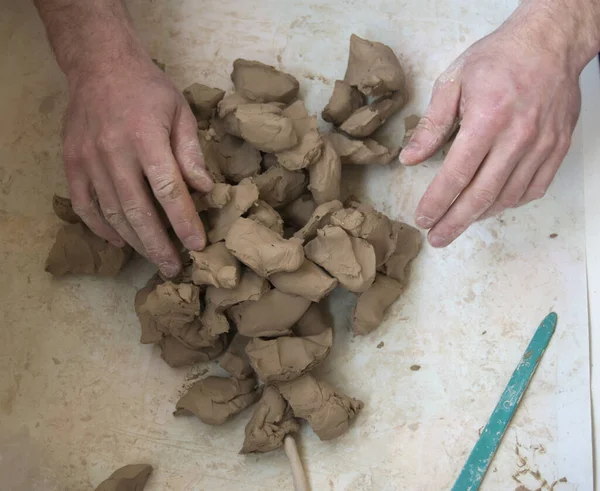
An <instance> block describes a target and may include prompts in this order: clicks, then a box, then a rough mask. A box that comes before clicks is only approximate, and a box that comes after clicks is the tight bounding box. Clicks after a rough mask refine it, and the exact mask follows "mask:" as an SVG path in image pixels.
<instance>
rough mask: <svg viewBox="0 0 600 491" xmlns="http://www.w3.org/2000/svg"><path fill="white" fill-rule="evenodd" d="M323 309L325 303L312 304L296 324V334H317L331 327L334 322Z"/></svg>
mask: <svg viewBox="0 0 600 491" xmlns="http://www.w3.org/2000/svg"><path fill="white" fill-rule="evenodd" d="M323 309H324V307H323V304H319V303H313V304H311V305H310V307H309V308H308V310H307V311H306V312H304V315H303V316H302V317H300V319H299V320H298V322H297V323H296V325H295V326H294V328H293V332H294V335H295V336H316V335H317V334H321V333H322V332H324V331H326V330H327V329H329V328H330V327H331V325H332V323H331V321H330V319H329V318H328V314H326V313H325V312H324V310H323Z"/></svg>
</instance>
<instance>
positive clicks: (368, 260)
mask: <svg viewBox="0 0 600 491" xmlns="http://www.w3.org/2000/svg"><path fill="white" fill-rule="evenodd" d="M304 250H305V252H306V257H307V258H308V259H310V260H311V261H313V262H315V263H316V264H318V265H319V266H321V267H322V268H323V269H325V270H326V271H327V272H328V273H329V274H331V275H332V276H334V277H335V278H337V279H338V280H339V282H340V285H342V286H343V287H344V288H346V289H347V290H349V291H351V292H355V293H361V292H364V291H366V290H367V289H368V288H369V287H370V286H371V285H372V284H373V281H374V280H375V273H376V267H375V261H376V259H375V250H374V249H373V246H372V245H371V244H369V243H368V242H367V241H366V240H364V239H359V238H356V237H352V236H350V235H348V234H347V233H346V231H345V230H344V229H342V228H341V227H332V226H328V227H325V228H324V229H321V230H319V231H318V232H317V237H316V238H315V239H313V240H312V241H310V242H309V243H308V244H306V246H305V247H304Z"/></svg>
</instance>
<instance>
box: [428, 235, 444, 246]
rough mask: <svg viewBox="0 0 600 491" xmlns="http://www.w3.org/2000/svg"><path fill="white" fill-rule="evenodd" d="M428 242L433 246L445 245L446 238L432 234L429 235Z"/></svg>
mask: <svg viewBox="0 0 600 491" xmlns="http://www.w3.org/2000/svg"><path fill="white" fill-rule="evenodd" d="M429 243H430V244H431V245H432V246H433V247H444V246H445V245H446V239H445V238H444V237H442V236H440V235H432V236H430V237H429Z"/></svg>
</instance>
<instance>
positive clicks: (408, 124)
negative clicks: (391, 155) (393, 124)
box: [402, 114, 421, 148]
mask: <svg viewBox="0 0 600 491" xmlns="http://www.w3.org/2000/svg"><path fill="white" fill-rule="evenodd" d="M419 121H421V118H420V117H419V116H417V115H416V114H411V115H410V116H408V117H407V118H405V119H404V139H403V140H402V148H404V147H405V146H406V145H408V142H409V141H410V139H411V138H412V136H413V135H414V133H415V129H416V128H417V125H418V124H419Z"/></svg>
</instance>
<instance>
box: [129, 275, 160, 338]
mask: <svg viewBox="0 0 600 491" xmlns="http://www.w3.org/2000/svg"><path fill="white" fill-rule="evenodd" d="M157 280H158V281H157ZM159 283H160V280H159V279H158V278H157V277H156V278H155V277H152V278H150V280H149V281H148V283H147V284H146V286H144V287H143V288H141V289H140V290H138V292H137V293H136V294H135V303H134V306H135V313H136V314H137V316H138V319H139V321H140V326H141V328H142V334H141V337H140V343H141V344H158V343H160V341H161V340H162V338H163V335H164V332H163V330H162V329H161V328H160V327H159V326H158V323H157V322H156V320H155V319H154V317H152V315H150V314H149V313H148V312H147V311H146V310H145V309H143V308H142V306H143V305H144V304H145V303H146V300H147V298H148V295H149V294H150V292H151V291H152V290H153V289H154V288H155V287H156V285H157V284H159Z"/></svg>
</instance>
